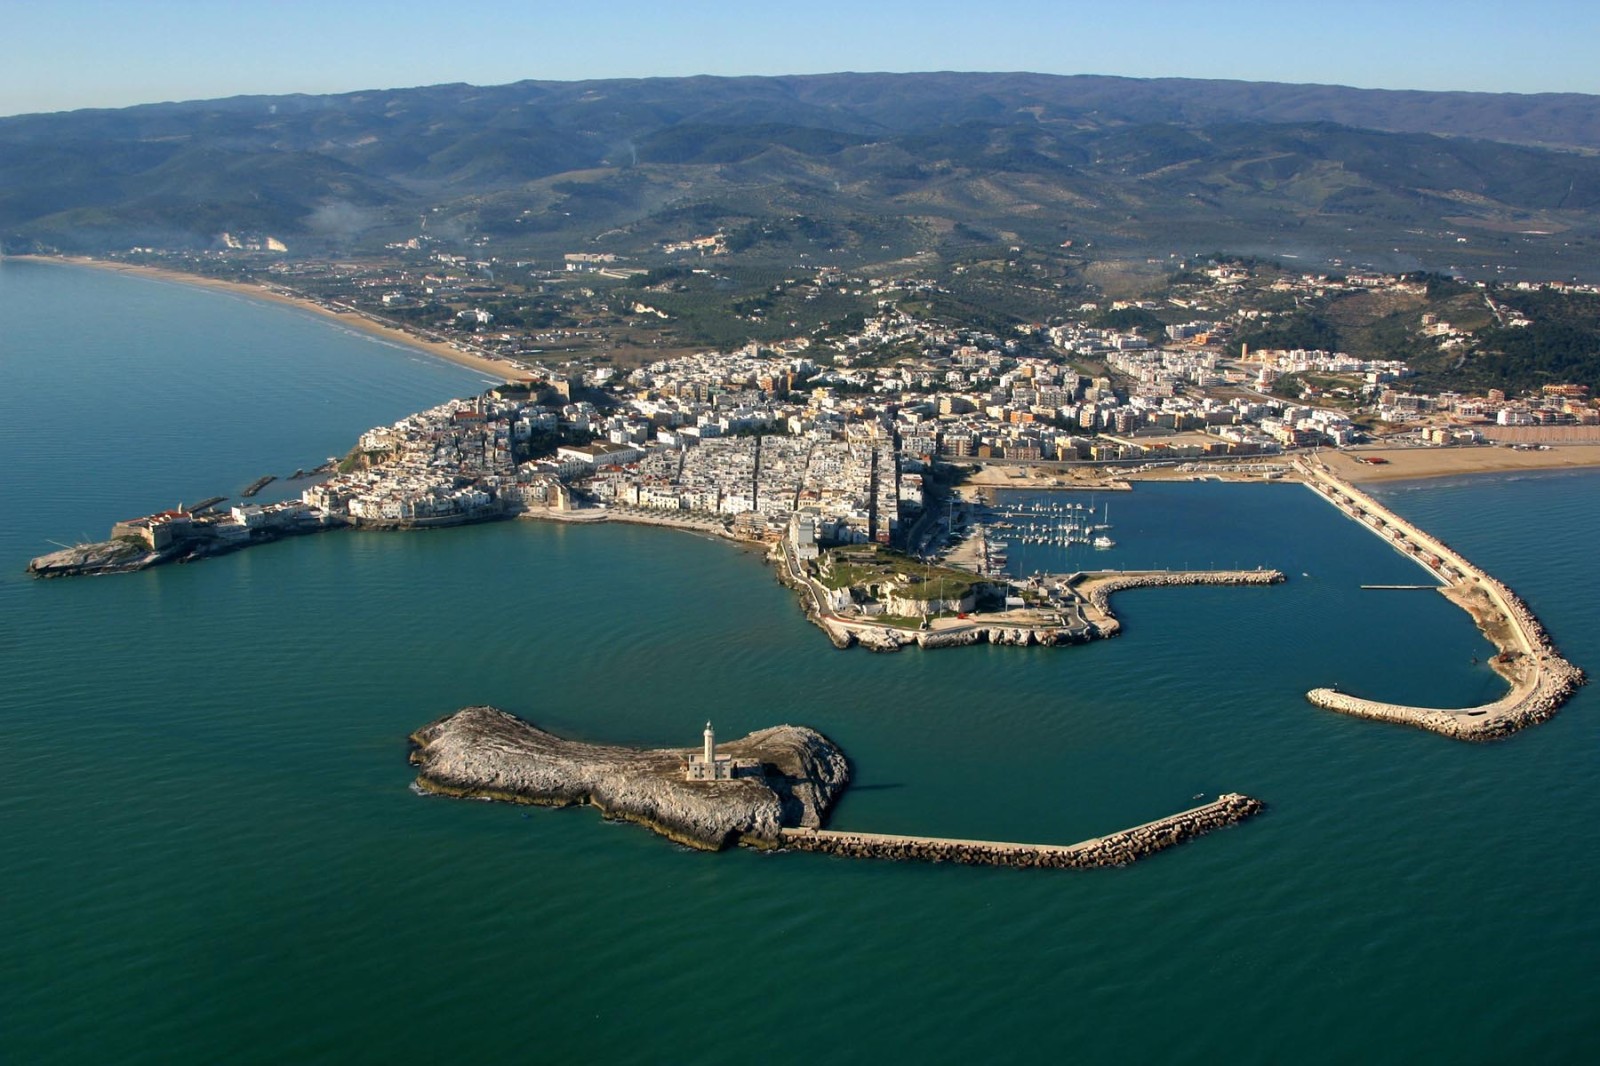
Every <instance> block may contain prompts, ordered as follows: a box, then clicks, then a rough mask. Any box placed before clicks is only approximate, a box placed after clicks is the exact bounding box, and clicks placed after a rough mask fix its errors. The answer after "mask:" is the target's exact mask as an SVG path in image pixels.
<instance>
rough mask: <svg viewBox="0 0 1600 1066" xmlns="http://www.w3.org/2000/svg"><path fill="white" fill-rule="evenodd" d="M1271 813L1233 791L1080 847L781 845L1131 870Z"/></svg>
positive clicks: (809, 840)
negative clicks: (1169, 850) (1140, 862)
mask: <svg viewBox="0 0 1600 1066" xmlns="http://www.w3.org/2000/svg"><path fill="white" fill-rule="evenodd" d="M1265 809H1266V804H1264V803H1262V802H1261V801H1260V800H1258V799H1254V798H1252V797H1250V796H1245V795H1241V794H1239V793H1236V792H1233V793H1227V794H1225V795H1222V796H1219V797H1217V799H1215V800H1214V801H1212V802H1211V803H1207V804H1205V805H1203V806H1200V807H1194V808H1191V809H1189V810H1186V811H1180V812H1179V813H1177V814H1173V815H1169V816H1167V817H1165V818H1159V819H1157V820H1156V821H1153V822H1147V823H1145V824H1144V825H1138V826H1134V827H1133V828H1131V829H1123V830H1120V831H1119V832H1115V833H1111V834H1108V835H1107V836H1103V837H1095V838H1093V839H1090V840H1085V841H1082V842H1080V843H1077V844H1019V843H1011V842H1006V841H994V840H947V839H943V838H939V837H916V836H899V835H891V834H885V833H852V832H842V831H839V830H830V829H813V828H798V829H784V830H782V831H781V832H780V833H779V842H780V843H781V844H782V845H783V846H784V847H786V848H793V849H795V850H796V851H815V852H821V853H822V854H825V855H835V856H839V857H841V858H851V859H892V860H897V861H914V862H953V863H960V864H963V865H968V866H1012V867H1018V868H1024V869H1040V868H1043V869H1080V870H1082V869H1095V868H1100V867H1106V866H1126V865H1128V864H1129V863H1131V862H1136V861H1138V860H1139V859H1143V858H1146V857H1148V856H1150V855H1154V854H1155V853H1157V852H1159V851H1165V850H1166V849H1167V848H1170V847H1173V846H1174V845H1177V844H1181V843H1183V842H1184V841H1186V840H1192V839H1193V838H1195V837H1197V836H1202V835H1204V834H1206V833H1209V832H1212V831H1213V830H1217V829H1223V828H1225V827H1227V826H1230V825H1235V824H1237V823H1239V822H1242V821H1244V820H1245V819H1246V818H1249V817H1252V816H1254V815H1256V814H1259V813H1261V812H1262V811H1263V810H1265Z"/></svg>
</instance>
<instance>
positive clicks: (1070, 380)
mask: <svg viewBox="0 0 1600 1066" xmlns="http://www.w3.org/2000/svg"><path fill="white" fill-rule="evenodd" d="M1218 273H1219V275H1225V274H1226V273H1227V272H1226V270H1224V269H1222V268H1219V269H1218ZM1225 281H1226V278H1225V277H1219V284H1222V283H1225ZM897 284H898V283H897ZM1304 284H1306V285H1321V284H1331V282H1327V281H1326V280H1325V279H1323V280H1317V279H1313V278H1310V277H1309V276H1308V278H1307V279H1306V280H1305V282H1304ZM1339 284H1356V285H1361V286H1367V287H1369V288H1371V287H1381V286H1382V285H1384V284H1395V285H1403V284H1407V283H1406V282H1403V281H1388V282H1386V281H1384V280H1383V279H1366V278H1361V279H1347V280H1346V281H1343V282H1340V283H1339ZM1197 310H1198V308H1197ZM1227 329H1228V324H1227V323H1225V322H1218V321H1207V320H1196V321H1194V322H1191V323H1189V324H1186V325H1182V326H1179V327H1171V328H1169V329H1168V335H1169V336H1168V340H1169V342H1170V343H1168V344H1166V345H1158V346H1152V345H1151V344H1149V342H1148V341H1147V340H1146V339H1145V338H1144V337H1142V336H1139V335H1137V334H1133V333H1119V332H1117V331H1115V330H1109V329H1104V328H1092V327H1088V326H1084V325H1071V324H1069V325H1062V326H1056V327H1051V328H1050V329H1048V330H1046V331H1045V334H1046V335H1047V337H1048V343H1049V345H1050V350H1049V351H1048V352H1046V353H1043V354H1041V353H1040V352H1039V351H1038V350H1037V348H1036V347H1035V348H1029V347H1027V346H1026V345H1024V344H1022V343H1021V342H1020V341H1019V340H1018V339H1014V338H1006V337H1001V336H998V335H995V334H990V333H985V332H982V331H977V330H958V329H951V328H950V327H948V326H942V325H938V324H935V323H931V322H928V321H924V320H920V319H918V318H917V317H915V316H914V315H912V314H909V313H908V312H906V311H904V310H901V309H900V308H899V307H897V306H896V305H895V304H894V303H893V302H892V301H884V304H883V306H882V308H881V309H880V313H879V314H878V315H877V316H875V317H874V318H871V319H869V320H867V321H866V322H865V323H864V324H863V325H862V326H861V327H860V329H859V331H858V332H857V333H856V334H853V335H851V336H848V337H844V338H834V339H830V340H829V341H828V342H827V348H826V350H822V348H823V346H822V345H821V344H816V343H813V342H812V341H810V340H807V339H804V338H801V339H797V340H796V341H794V342H792V343H787V344H778V345H770V346H769V345H759V344H750V345H746V346H745V347H743V348H740V349H738V350H736V351H732V352H700V353H695V354H690V355H682V356H676V357H673V358H669V359H662V360H657V361H655V362H651V363H648V364H646V365H643V366H640V367H638V368H636V369H633V370H631V371H625V370H623V369H621V368H617V367H611V366H588V367H573V366H565V367H550V366H547V365H542V364H536V363H525V362H515V361H512V362H514V365H511V363H507V364H506V365H505V367H503V369H507V370H508V371H509V370H514V371H515V373H516V376H517V377H518V378H519V380H518V381H515V382H509V383H507V384H506V385H504V386H501V387H498V388H495V389H492V390H489V391H488V392H486V393H484V394H483V395H481V396H477V397H473V398H470V399H465V400H458V401H452V402H450V403H446V404H441V405H439V406H437V407H435V408H431V409H429V410H426V411H422V412H418V413H417V414H415V415H411V416H408V417H407V418H404V419H401V420H399V421H398V422H396V423H394V424H393V425H390V426H383V427H375V428H373V429H371V430H369V431H367V432H366V433H364V434H362V435H361V437H360V439H359V441H358V442H357V444H356V446H355V448H353V449H352V451H351V453H350V454H349V455H348V456H347V457H346V458H345V459H344V460H343V461H342V462H341V463H340V464H339V465H338V469H337V471H336V472H332V473H331V474H330V475H329V476H326V477H323V478H318V479H317V480H315V482H314V483H313V484H311V485H310V486H309V487H307V488H305V489H304V490H303V491H302V492H301V493H300V496H299V498H298V499H292V500H284V501H281V502H276V503H269V504H265V505H255V504H250V503H242V504H239V505H236V506H233V507H231V508H229V509H227V510H225V511H224V510H221V509H219V508H218V507H217V506H216V504H217V503H220V502H222V501H220V500H217V501H207V502H208V504H209V505H210V506H208V507H196V508H193V509H188V510H185V509H183V508H177V509H173V510H167V511H160V512H156V513H154V514H150V515H146V516H140V517H137V518H133V519H128V520H126V521H122V522H118V523H117V524H116V525H115V526H114V527H113V529H112V533H111V538H110V540H108V541H106V542H101V543H98V544H91V545H80V546H78V547H75V548H70V549H65V550H63V551H60V552H53V553H50V554H48V555H44V556H41V557H39V558H37V559H35V560H33V562H32V563H31V564H30V570H31V571H32V572H34V573H35V574H39V575H41V576H53V575H63V574H74V573H79V574H82V573H107V572H116V571H123V570H134V569H141V568H144V567H147V566H151V565H155V564H158V563H162V562H168V561H174V560H187V559H194V558H200V557H204V556H206V555H211V554H217V553H222V552H227V551H231V550H235V549H237V548H242V547H247V546H249V545H252V544H257V543H262V542H265V541H270V540H275V539H278V538H281V537H283V536H289V535H295V534H300V533H309V532H317V531H321V530H327V529H334V528H345V527H352V528H357V529H362V528H368V529H415V528H427V527H432V526H445V525H454V524H461V523H467V522H478V521H488V520H494V519H499V518H505V517H511V516H526V517H535V518H546V519H551V520H559V521H595V520H604V521H625V522H627V521H632V522H641V523H648V524H653V525H663V526H671V527H676V528H682V529H686V530H691V531H694V532H699V533H706V534H713V535H717V536H721V537H726V538H730V539H734V540H740V541H746V542H751V543H757V544H762V545H765V546H767V547H768V548H769V549H770V550H771V552H772V555H773V559H774V562H775V565H776V569H777V571H778V574H779V575H780V577H781V578H782V579H783V580H785V581H787V582H789V583H790V584H792V585H793V586H794V587H795V588H796V590H797V592H799V594H800V596H801V599H802V602H803V603H804V604H805V606H806V609H807V611H808V613H809V614H810V615H811V616H812V618H813V619H814V620H815V621H816V622H817V624H818V625H819V626H821V627H822V628H823V629H824V630H826V631H827V632H828V634H829V636H830V638H831V639H833V640H834V642H835V643H836V644H839V645H841V646H845V645H849V644H851V643H859V644H862V645H864V646H867V647H872V648H879V649H883V650H892V649H895V648H899V647H903V646H908V645H910V644H917V645H918V646H920V647H943V646H949V645H957V644H968V643H975V642H979V641H986V642H994V643H1018V644H1064V643H1076V642H1079V641H1081V640H1085V639H1090V638H1092V637H1095V636H1106V635H1110V634H1111V633H1114V632H1115V631H1116V628H1117V627H1116V625H1115V620H1114V619H1113V618H1111V616H1110V613H1109V611H1108V610H1107V609H1106V605H1105V603H1104V600H1103V598H1102V599H1100V600H1099V601H1098V602H1097V601H1096V600H1095V598H1094V596H1092V595H1088V594H1086V590H1090V589H1093V588H1094V587H1095V585H1094V581H1095V580H1099V581H1101V582H1102V583H1101V585H1100V586H1099V587H1100V588H1101V589H1102V590H1104V589H1107V588H1110V587H1111V586H1112V584H1115V583H1116V582H1117V581H1123V582H1126V581H1127V580H1130V579H1132V580H1137V581H1141V582H1143V583H1146V584H1178V583H1194V582H1201V581H1216V582H1221V583H1226V584H1264V583H1271V582H1273V581H1277V580H1281V579H1282V576H1281V575H1275V574H1273V573H1272V572H1269V571H1239V572H1222V573H1215V574H1209V573H1206V572H1199V573H1194V574H1188V575H1124V576H1123V577H1122V578H1116V577H1115V576H1114V575H1109V574H1107V575H1101V576H1100V577H1099V578H1094V579H1091V576H1090V574H1089V573H1087V572H1085V573H1078V574H1061V575H1053V576H1052V575H1037V576H1035V577H1034V578H1029V579H1020V580H1019V579H1017V578H1015V577H1013V576H1012V575H1010V574H1009V573H1008V572H1007V567H1006V563H1005V558H1004V550H1003V547H1002V546H999V545H998V539H999V538H998V537H997V536H996V535H995V533H996V527H998V526H1001V525H1005V524H1010V525H1012V526H1016V525H1017V524H1018V522H1017V521H1011V522H1008V523H1001V522H996V521H995V520H994V519H995V513H996V508H997V506H998V501H997V500H990V499H989V498H988V497H987V496H986V495H985V494H986V493H988V494H993V493H994V492H996V491H998V490H1001V489H1006V488H1022V489H1029V490H1033V489H1041V488H1062V489H1067V488H1079V489H1082V488H1089V489H1091V490H1096V489H1098V490H1099V491H1114V490H1121V489H1125V488H1126V486H1127V483H1128V482H1129V481H1132V480H1137V479H1142V478H1159V477H1188V478H1196V479H1213V478H1229V479H1245V480H1283V479H1295V480H1301V479H1303V480H1307V481H1308V483H1311V484H1313V486H1314V487H1319V488H1320V489H1326V488H1327V486H1328V485H1330V484H1332V483H1333V480H1337V481H1338V482H1339V484H1345V482H1344V479H1343V477H1342V476H1341V477H1338V478H1336V477H1335V474H1336V471H1335V467H1336V466H1342V473H1343V474H1344V475H1348V474H1349V473H1350V472H1351V471H1352V470H1354V471H1358V472H1359V471H1364V470H1380V471H1381V470H1382V469H1384V468H1385V467H1386V466H1388V465H1394V466H1396V467H1400V466H1402V465H1404V464H1403V463H1402V462H1400V461H1399V460H1398V459H1396V460H1393V461H1391V460H1390V459H1389V458H1388V457H1389V456H1390V455H1393V454H1396V453H1397V452H1399V453H1411V452H1415V453H1417V454H1423V455H1439V454H1448V455H1451V456H1474V455H1486V456H1491V457H1499V456H1503V455H1509V456H1515V457H1517V458H1518V460H1522V459H1524V458H1527V459H1528V460H1529V465H1534V464H1533V463H1532V458H1533V457H1540V458H1545V457H1552V456H1555V455H1560V457H1561V459H1560V461H1561V462H1562V463H1566V462H1570V461H1573V456H1579V457H1580V458H1579V460H1578V461H1583V462H1589V461H1593V459H1595V458H1600V446H1588V445H1572V446H1571V447H1570V448H1567V449H1564V450H1563V451H1562V452H1560V453H1557V452H1555V451H1554V450H1553V448H1554V445H1551V444H1549V443H1546V442H1545V441H1543V440H1541V441H1533V440H1522V439H1520V438H1521V437H1522V436H1526V435H1528V434H1537V435H1540V436H1541V437H1550V436H1552V435H1554V436H1556V437H1561V436H1563V435H1566V436H1580V437H1581V436H1584V435H1588V436H1595V435H1596V434H1600V407H1596V406H1595V405H1594V404H1593V403H1592V402H1591V401H1590V400H1589V399H1588V397H1587V395H1586V390H1584V389H1583V388H1581V387H1579V386H1547V387H1545V388H1543V389H1541V390H1540V391H1539V392H1538V393H1537V394H1536V395H1532V396H1528V397H1521V398H1507V397H1505V396H1504V395H1503V394H1501V395H1495V394H1494V393H1493V392H1492V391H1491V393H1490V394H1489V395H1486V396H1483V397H1463V396H1460V395H1457V394H1448V395H1434V396H1420V395H1417V394H1414V393H1410V392H1407V391H1405V389H1404V385H1403V382H1404V379H1405V377H1406V375H1407V373H1408V371H1407V368H1406V367H1405V366H1404V364H1401V363H1397V362H1395V361H1362V360H1352V359H1350V358H1349V357H1347V356H1342V355H1340V354H1339V353H1328V352H1312V351H1298V350H1297V351H1276V352H1275V351H1258V352H1254V353H1251V352H1248V351H1245V352H1241V353H1240V357H1239V358H1237V359H1235V358H1233V357H1231V356H1226V355H1224V353H1223V352H1222V351H1221V350H1220V349H1219V348H1218V341H1217V340H1216V338H1217V337H1218V336H1219V335H1225V334H1226V332H1227ZM886 340H888V341H893V342H894V343H896V344H900V345H910V346H912V347H915V348H918V350H920V352H921V354H920V355H919V356H915V357H908V358H903V359H898V360H894V361H891V362H887V363H884V362H873V361H871V360H864V359H862V358H861V355H862V353H864V352H866V351H868V350H870V349H872V348H873V346H875V345H880V344H882V343H883V342H885V341H886ZM1088 358H1093V359H1095V360H1098V361H1099V363H1100V365H1102V366H1103V367H1104V368H1105V369H1104V372H1103V373H1101V374H1099V375H1088V374H1084V373H1081V372H1079V371H1078V370H1077V369H1075V367H1076V366H1077V365H1078V362H1079V361H1080V360H1082V359H1088ZM1303 368H1313V369H1316V370H1317V371H1319V372H1320V373H1323V374H1327V375H1343V379H1345V380H1348V381H1350V383H1351V384H1350V385H1349V386H1348V390H1347V391H1349V392H1350V393H1351V395H1352V396H1357V395H1358V396H1359V398H1360V399H1362V401H1363V402H1364V404H1365V405H1366V406H1365V407H1362V408H1359V409H1358V408H1352V407H1350V406H1348V405H1347V406H1343V407H1332V406H1316V405H1312V404H1307V403H1301V402H1295V401H1293V400H1288V399H1285V398H1282V397H1274V396H1270V395H1267V394H1266V393H1263V392H1260V391H1256V390H1258V389H1259V388H1260V387H1263V386H1265V385H1266V384H1268V383H1270V381H1271V380H1272V378H1273V377H1274V376H1275V375H1276V374H1278V373H1285V372H1289V373H1293V372H1300V371H1301V370H1302V369H1303ZM1362 410H1366V411H1368V413H1369V414H1371V415H1373V416H1375V417H1379V418H1381V419H1383V420H1384V424H1386V425H1388V426H1390V427H1391V428H1394V427H1402V428H1403V427H1404V426H1406V425H1408V424H1409V425H1413V426H1416V427H1417V428H1414V429H1412V430H1408V431H1405V432H1404V433H1401V434H1399V435H1390V436H1389V437H1387V438H1385V439H1384V440H1383V441H1382V442H1381V445H1382V447H1381V448H1378V449H1375V448H1373V446H1372V444H1371V443H1370V442H1369V443H1363V440H1364V439H1365V438H1369V437H1371V436H1372V434H1371V432H1370V430H1368V429H1366V428H1364V427H1363V425H1362V424H1361V423H1358V422H1357V421H1356V418H1357V417H1360V414H1361V411H1362ZM1452 420H1454V422H1452ZM1463 420H1465V421H1463ZM1471 420H1476V421H1471ZM1497 434H1498V435H1504V434H1511V435H1512V436H1513V437H1514V438H1516V439H1513V440H1511V442H1510V443H1509V444H1506V445H1494V444H1490V443H1486V442H1487V441H1488V440H1489V439H1490V438H1491V437H1493V436H1495V435H1497ZM1314 447H1322V448H1324V449H1325V450H1326V449H1332V448H1338V449H1340V451H1339V452H1338V453H1337V454H1339V455H1340V458H1339V459H1330V460H1323V461H1320V462H1319V463H1318V464H1316V465H1315V467H1314V468H1313V467H1311V466H1308V465H1306V464H1305V463H1303V462H1298V461H1297V460H1296V459H1295V456H1296V455H1298V454H1300V453H1302V452H1303V451H1304V450H1305V449H1307V448H1314ZM1588 448H1593V450H1592V451H1589V450H1587V449H1588ZM1546 449H1551V450H1546ZM1580 449H1585V450H1582V451H1580ZM974 467H976V471H974V470H973V469H972V468H974ZM957 471H960V472H962V473H964V474H967V475H970V481H969V483H968V485H967V487H966V488H965V489H963V490H961V491H960V492H956V491H953V488H952V481H953V480H956V479H957V478H956V472H957ZM1330 479H1333V480H1330ZM1350 491H1352V492H1353V491H1354V490H1350ZM1343 492H1345V490H1344V489H1340V490H1337V492H1336V493H1334V494H1333V496H1331V497H1330V498H1336V499H1337V498H1349V497H1348V494H1346V496H1345V497H1339V496H1338V493H1343ZM1073 506H1074V507H1075V510H1074V511H1073V512H1072V513H1070V514H1068V513H1067V512H1066V509H1065V507H1063V508H1061V509H1058V513H1056V514H1055V516H1054V517H1053V518H1052V519H1050V521H1048V522H1043V523H1042V524H1041V523H1038V522H1035V521H1034V518H1035V517H1037V516H1028V525H1027V526H1026V527H1025V528H1026V529H1027V530H1029V531H1031V532H1025V533H1023V534H1022V535H1024V536H1046V537H1059V538H1064V540H1063V542H1064V543H1067V542H1070V543H1081V544H1093V545H1094V546H1096V547H1101V546H1104V547H1111V546H1112V545H1113V544H1114V541H1113V540H1112V537H1111V535H1110V529H1109V524H1108V523H1106V522H1104V521H1099V522H1096V521H1095V516H1094V515H1093V514H1092V506H1091V507H1089V508H1088V509H1087V510H1088V511H1089V513H1085V507H1084V505H1083V504H1082V503H1081V502H1080V503H1077V504H1075V505H1073ZM1364 506H1366V509H1367V513H1376V512H1375V511H1374V509H1373V507H1372V506H1370V501H1369V504H1368V505H1364ZM1010 517H1011V518H1013V519H1018V518H1020V517H1021V516H1010ZM1107 560H1108V562H1109V561H1113V560H1114V554H1113V555H1110V556H1108V557H1107ZM1455 569H1457V570H1459V571H1461V572H1463V573H1464V572H1466V571H1465V570H1464V569H1463V567H1462V566H1461V565H1457V566H1456V567H1455ZM1107 582H1109V583H1110V584H1108V583H1107ZM1507 603H1509V601H1507ZM1496 610H1497V611H1499V613H1500V614H1503V615H1506V616H1507V617H1509V614H1510V611H1509V608H1508V607H1506V605H1505V604H1500V605H1499V606H1498V607H1497V608H1496ZM1480 624H1483V625H1484V626H1485V631H1486V632H1487V633H1490V637H1491V640H1493V639H1495V636H1494V632H1491V630H1496V631H1498V630H1497V629H1496V626H1495V625H1494V624H1489V623H1484V622H1482V621H1481V620H1480ZM1502 651H1505V649H1502ZM1524 653H1525V649H1524ZM1558 702H1559V701H1558Z"/></svg>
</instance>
